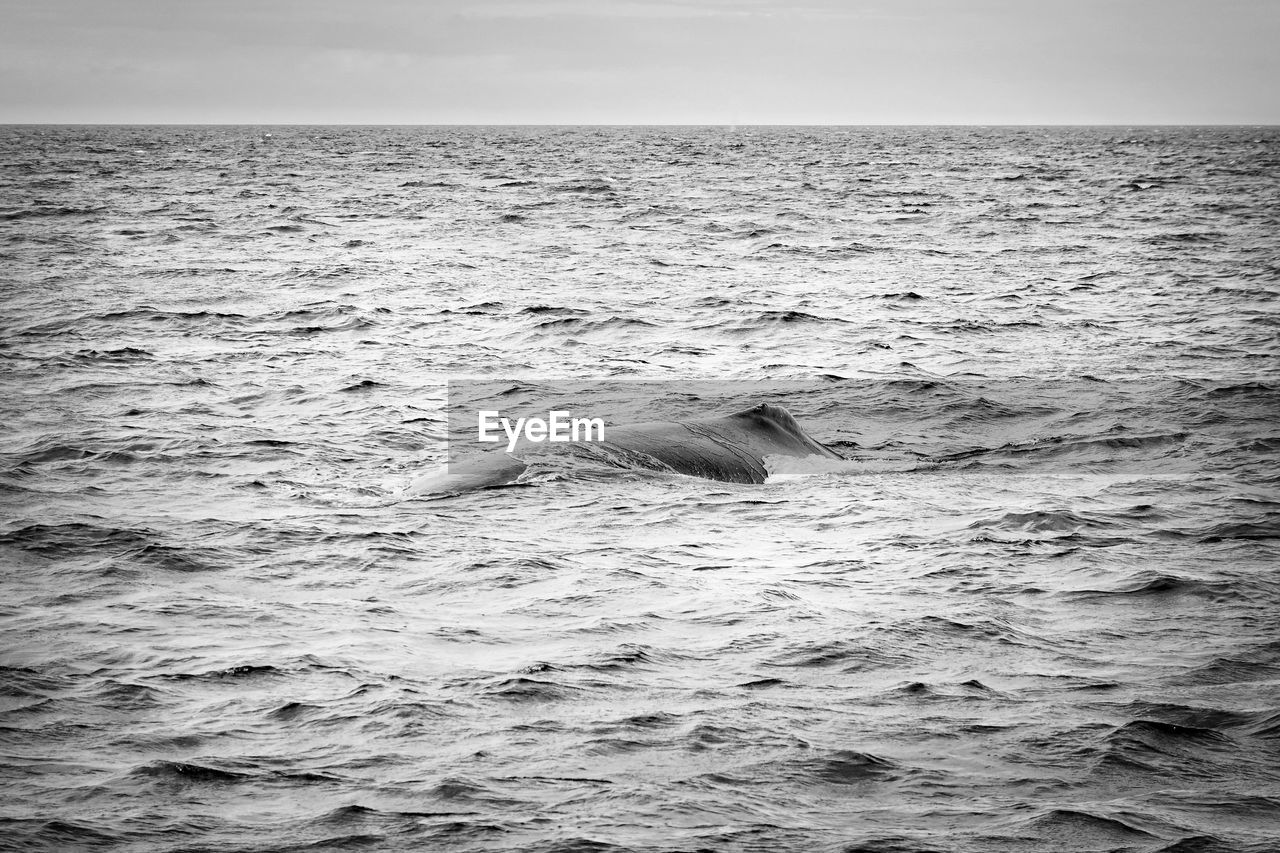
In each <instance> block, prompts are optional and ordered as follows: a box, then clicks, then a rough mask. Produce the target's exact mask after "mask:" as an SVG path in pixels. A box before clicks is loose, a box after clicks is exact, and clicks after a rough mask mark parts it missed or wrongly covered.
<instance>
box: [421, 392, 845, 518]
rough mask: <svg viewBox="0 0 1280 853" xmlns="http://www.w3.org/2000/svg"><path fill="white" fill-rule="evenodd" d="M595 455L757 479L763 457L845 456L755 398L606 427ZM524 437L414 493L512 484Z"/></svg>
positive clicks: (429, 480) (522, 465)
mask: <svg viewBox="0 0 1280 853" xmlns="http://www.w3.org/2000/svg"><path fill="white" fill-rule="evenodd" d="M591 449H592V453H593V456H594V457H595V458H597V459H605V460H608V461H609V462H611V463H612V464H615V465H617V466H618V467H623V468H630V469H650V470H657V471H670V472H675V473H678V474H686V475H688V476H691V477H700V478H702V479H706V480H717V481H720V482H725V483H763V482H764V481H765V480H766V479H767V478H768V476H769V472H768V466H767V463H766V461H765V460H766V458H767V457H769V456H789V457H793V458H799V459H803V458H808V457H810V456H818V457H823V458H828V459H843V458H844V457H843V456H841V455H840V454H839V453H837V452H836V451H834V450H832V449H831V448H830V447H828V446H826V445H825V444H823V443H822V442H820V441H818V440H817V439H815V438H813V437H812V436H811V435H809V434H808V433H807V432H805V430H804V428H803V427H802V426H800V424H799V423H798V422H797V421H796V419H795V418H794V417H792V415H791V413H790V412H788V411H787V410H786V409H785V408H783V407H782V406H777V405H773V404H772V403H759V404H757V405H755V406H752V407H751V408H749V409H743V410H742V411H740V412H734V413H732V414H729V415H722V416H719V417H708V418H694V419H689V420H679V421H655V422H652V423H638V424H629V425H623V426H610V427H609V428H608V431H607V433H606V440H605V441H604V442H601V443H600V445H599V446H595V445H593V446H592V448H591ZM527 450H529V446H528V445H527V444H525V443H521V444H520V445H517V447H516V449H515V450H514V451H513V452H511V453H508V452H505V451H502V450H496V451H490V452H487V453H483V454H481V455H480V456H478V457H473V458H471V459H467V460H463V461H459V462H455V463H453V464H451V465H449V466H448V469H447V470H446V471H444V472H440V473H438V474H436V475H432V476H428V477H425V478H423V479H422V480H419V481H418V482H417V483H415V484H414V485H413V486H412V487H410V492H411V493H412V494H415V495H426V494H439V493H458V492H467V491H474V490H477V489H486V488H493V487H497V486H505V485H512V484H515V483H516V481H517V479H518V478H519V477H520V475H521V474H523V473H524V472H525V471H526V470H527V469H528V467H529V466H528V464H527V463H526V462H525V461H524V460H523V459H521V458H520V456H521V452H522V451H527Z"/></svg>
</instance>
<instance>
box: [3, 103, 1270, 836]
mask: <svg viewBox="0 0 1280 853" xmlns="http://www.w3.org/2000/svg"><path fill="white" fill-rule="evenodd" d="M0 163H2V164H3V169H2V170H0V262H2V267H0V270H2V275H3V279H2V280H0V299H2V300H3V302H2V304H3V315H2V317H3V329H4V333H3V336H2V338H0V376H2V377H3V378H2V384H0V413H2V416H3V424H4V429H3V432H2V433H0V436H2V437H0V463H2V464H0V508H2V510H3V512H2V514H0V555H2V558H3V590H2V592H0V778H2V779H3V793H4V796H3V797H0V849H3V850H15V851H16V850H21V851H41V850H57V851H61V850H108V849H109V850H131V851H132V850H136V851H217V853H232V851H286V850H288V851H301V850H307V851H338V850H356V849H359V850H442V851H446V850H447V851H454V850H457V851H543V853H550V852H551V851H558V852H559V853H569V851H577V852H578V853H586V851H591V852H592V853H596V852H597V851H654V853H656V852H657V851H748V850H750V851H790V850H795V851H832V853H835V851H843V853H855V851H865V853H871V851H877V852H878V853H942V852H943V851H946V852H947V853H950V851H956V853H990V852H992V851H997V852H998V851H1010V852H1012V851H1142V853H1155V851H1163V853H1175V851H1176V853H1197V852H1198V853H1218V851H1223V853H1225V852H1226V851H1232V852H1233V853H1234V852H1235V851H1245V853H1270V852H1272V851H1278V850H1280V575H1278V574H1277V566H1278V565H1280V561H1278V559H1277V558H1278V557H1280V544H1278V539H1277V537H1280V494H1278V490H1277V488H1278V486H1280V467H1278V466H1277V461H1278V457H1280V454H1278V451H1280V418H1278V417H1277V414H1278V412H1280V365H1278V364H1277V358H1276V356H1277V351H1278V347H1277V334H1278V333H1280V312H1278V311H1277V297H1278V296H1280V129H1277V128H1266V127H1264V128H1255V127H1185V128H1183V127H1133V128H1126V127H1079V128H1070V127H1044V128H1039V127H1009V128H998V127H997V128H981V127H901V128H895V127H869V128H861V127H849V128H844V127H300V126H288V127H244V126H209V127H179V126H154V127H143V126H83V127H80V126H77V127H71V126H7V127H3V128H0ZM456 379H469V380H500V381H502V382H504V383H507V382H509V383H511V389H512V392H513V393H515V394H517V395H526V396H530V395H536V394H537V392H538V391H539V389H545V388H547V387H549V386H550V385H551V384H553V383H556V382H563V381H587V380H590V381H594V382H599V383H603V384H604V386H606V387H608V388H609V389H612V391H613V392H614V393H615V394H622V395H625V393H626V391H627V389H628V388H630V387H633V386H629V385H627V384H626V383H629V382H636V381H638V380H644V381H645V382H646V383H652V382H660V383H664V384H665V387H667V388H669V389H671V391H670V399H658V400H656V401H654V402H652V403H649V404H646V406H645V407H644V411H646V412H647V411H652V412H653V413H654V415H655V419H656V420H664V419H667V418H668V417H674V416H675V415H673V414H672V413H673V412H675V411H676V409H680V410H681V411H682V412H685V413H687V412H688V411H689V410H695V411H696V410H699V407H705V409H706V412H705V413H706V414H707V415H717V414H724V413H725V411H726V410H725V408H724V406H723V401H720V400H710V399H707V398H705V397H702V396H700V395H698V394H696V393H694V392H692V391H689V392H684V391H682V389H683V388H686V387H689V388H692V387H693V386H692V385H686V383H695V382H698V381H712V382H719V383H730V384H731V385H732V386H733V387H736V388H741V389H749V390H750V392H751V393H753V394H754V393H757V391H758V396H761V397H768V399H759V400H755V401H754V402H765V403H771V404H778V405H784V406H785V407H786V408H787V410H788V411H790V413H791V414H792V415H794V416H795V418H796V419H797V421H798V422H800V423H801V424H803V426H804V428H805V430H807V432H808V433H809V435H811V436H812V437H814V438H815V439H816V440H818V441H820V442H823V443H825V444H827V445H828V446H830V447H832V448H834V449H835V450H837V451H838V452H839V453H840V454H841V455H842V456H844V457H846V459H847V462H844V463H842V464H838V465H837V464H830V465H816V466H808V467H806V466H805V465H803V464H799V463H797V464H795V465H793V466H792V467H791V468H789V469H787V470H779V471H774V472H773V474H772V476H770V477H769V479H768V480H767V481H766V482H764V483H762V484H748V483H726V482H719V481H714V480H708V479H702V478H698V477H692V476H685V475H682V474H676V473H670V472H663V471H652V470H646V469H644V468H643V467H633V466H627V465H623V464H619V465H615V466H596V467H589V468H582V469H575V468H574V467H573V466H560V467H555V466H552V467H550V468H548V469H546V470H541V471H538V472H535V473H534V474H533V475H530V476H527V477H524V478H522V480H521V481H520V482H519V484H518V485H516V486H512V487H508V488H495V489H484V490H479V491H467V492H462V493H450V494H443V495H422V494H419V493H416V492H415V491H414V489H413V488H412V486H413V483H414V482H415V481H417V480H418V479H419V478H421V477H423V476H424V475H427V474H430V473H431V472H433V471H438V470H439V469H440V468H441V466H443V465H444V463H445V461H446V458H447V454H448V451H449V442H448V439H449V436H450V432H451V428H450V424H449V421H448V418H447V412H446V409H447V403H448V393H447V391H448V388H449V385H448V382H449V380H456ZM770 383H777V384H778V388H779V389H784V388H790V387H792V386H791V385H788V384H787V383H802V384H803V385H804V387H805V388H806V389H807V390H805V391H803V392H802V393H793V394H790V396H788V395H787V394H786V393H784V391H782V390H778V391H776V392H774V391H771V390H770ZM681 407H683V408H681ZM730 410H732V409H730ZM455 432H456V430H455Z"/></svg>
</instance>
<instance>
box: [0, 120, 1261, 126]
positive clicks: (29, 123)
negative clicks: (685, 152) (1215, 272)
mask: <svg viewBox="0 0 1280 853" xmlns="http://www.w3.org/2000/svg"><path fill="white" fill-rule="evenodd" d="M248 126H259V127H724V128H738V127H1255V128H1280V122H1265V121H1259V122H1142V121H1134V122H1114V121H1108V122H861V123H846V122H817V123H812V122H800V123H794V122H349V121H332V122H312V121H285V122H270V121H210V122H199V121H195V122H191V121H0V127H248Z"/></svg>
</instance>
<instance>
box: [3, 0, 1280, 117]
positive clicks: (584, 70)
mask: <svg viewBox="0 0 1280 853" xmlns="http://www.w3.org/2000/svg"><path fill="white" fill-rule="evenodd" d="M0 122H126V123H134V122H138V123H150V122H179V123H214V122H243V123H281V124H284V123H294V122H304V123H377V124H381V123H397V124H439V123H443V124H470V123H482V124H495V123H518V124H523V123H552V124H585V123H592V124H596V123H599V124H665V123H680V124H720V123H727V124H942V123H946V124H968V123H975V124H1024V123H1035V124H1039V123H1068V124H1100V123H1103V124H1139V123H1175V124H1181V123H1186V124H1199V123H1251V124H1253V123H1256V124H1280V0H792V2H788V0H0Z"/></svg>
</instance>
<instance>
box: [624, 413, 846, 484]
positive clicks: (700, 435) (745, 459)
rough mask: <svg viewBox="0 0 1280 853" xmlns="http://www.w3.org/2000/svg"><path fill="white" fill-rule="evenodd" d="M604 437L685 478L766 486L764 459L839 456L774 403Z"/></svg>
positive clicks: (643, 426)
mask: <svg viewBox="0 0 1280 853" xmlns="http://www.w3.org/2000/svg"><path fill="white" fill-rule="evenodd" d="M606 437H607V439H608V443H609V444H616V445H618V446H620V447H625V448H626V449H627V450H629V451H632V452H639V453H644V454H647V455H649V456H652V457H653V458H655V459H657V460H659V461H661V462H662V463H663V464H665V465H666V466H668V467H670V468H671V469H672V470H675V471H678V472H680V473H682V474H689V475H692V476H695V477H704V478H706V479H708V480H720V481H723V482H729V483H763V482H764V481H765V480H766V479H767V478H768V476H769V474H768V471H767V470H766V466H765V457H766V456H794V457H806V456H814V455H817V456H825V457H828V458H833V459H839V458H841V457H840V455H839V454H838V453H836V452H835V451H833V450H831V449H830V448H829V447H827V446H826V445H824V444H822V443H821V442H819V441H817V440H815V439H814V438H813V437H812V436H810V435H809V434H808V433H806V432H805V431H804V429H803V427H801V426H800V424H799V423H797V422H796V419H795V418H794V417H792V416H791V413H790V412H788V411H787V410H786V409H784V408H782V407H781V406H775V405H772V404H770V403H760V404H759V405H756V406H752V407H751V408H749V409H743V410H742V411H740V412H734V413H733V414H731V415H724V416H721V417H716V418H702V419H697V420H688V421H676V422H660V423H652V424H636V425H634V426H626V427H611V428H610V429H609V430H608V432H607V434H606Z"/></svg>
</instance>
